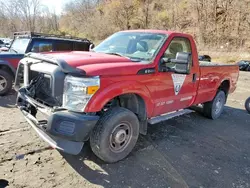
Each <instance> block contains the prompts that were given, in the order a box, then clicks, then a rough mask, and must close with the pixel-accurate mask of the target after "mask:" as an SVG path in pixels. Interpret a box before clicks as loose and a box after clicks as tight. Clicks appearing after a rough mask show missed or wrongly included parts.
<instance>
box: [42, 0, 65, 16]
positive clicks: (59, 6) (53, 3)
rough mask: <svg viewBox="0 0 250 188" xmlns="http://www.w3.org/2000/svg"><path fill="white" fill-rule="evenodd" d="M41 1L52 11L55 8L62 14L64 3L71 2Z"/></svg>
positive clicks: (62, 0)
mask: <svg viewBox="0 0 250 188" xmlns="http://www.w3.org/2000/svg"><path fill="white" fill-rule="evenodd" d="M40 2H41V4H43V5H46V6H47V7H48V8H49V9H50V10H51V11H52V10H55V11H56V13H57V14H60V13H61V12H62V10H63V8H64V5H65V4H66V3H67V2H69V0H41V1H40Z"/></svg>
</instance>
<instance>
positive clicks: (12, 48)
mask: <svg viewBox="0 0 250 188" xmlns="http://www.w3.org/2000/svg"><path fill="white" fill-rule="evenodd" d="M10 50H12V51H14V52H16V53H17V54H18V51H16V50H14V49H13V48H10Z"/></svg>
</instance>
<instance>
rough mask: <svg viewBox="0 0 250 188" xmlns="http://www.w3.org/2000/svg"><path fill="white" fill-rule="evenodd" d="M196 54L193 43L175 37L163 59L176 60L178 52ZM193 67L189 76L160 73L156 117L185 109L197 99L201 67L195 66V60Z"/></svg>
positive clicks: (172, 64) (156, 92) (158, 76)
mask: <svg viewBox="0 0 250 188" xmlns="http://www.w3.org/2000/svg"><path fill="white" fill-rule="evenodd" d="M193 51H194V52H195V53H196V49H195V50H194V49H192V45H191V42H190V40H189V39H188V38H185V37H174V38H173V39H172V40H171V42H170V43H169V45H168V47H167V49H166V51H165V53H164V54H163V56H162V58H163V57H164V58H169V59H175V58H176V55H177V53H178V52H187V53H191V54H192V52H193ZM190 61H191V62H190V63H191V67H190V72H189V74H179V73H175V72H173V71H171V70H169V71H166V72H160V71H159V72H158V75H157V76H156V77H157V78H156V79H157V83H158V86H157V89H156V91H155V94H156V101H155V110H154V116H158V115H160V114H164V113H168V112H172V111H175V110H179V109H184V108H187V107H189V106H191V105H192V103H193V101H194V99H195V97H196V90H197V87H198V82H197V81H196V78H197V77H198V72H199V67H197V65H196V67H195V66H194V64H193V59H192V58H191V59H190ZM166 65H167V67H173V66H175V64H174V63H171V62H169V63H167V64H166Z"/></svg>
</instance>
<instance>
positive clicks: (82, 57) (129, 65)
mask: <svg viewBox="0 0 250 188" xmlns="http://www.w3.org/2000/svg"><path fill="white" fill-rule="evenodd" d="M46 56H51V58H55V59H61V60H64V61H66V62H67V63H68V64H69V65H70V66H72V67H74V68H78V69H81V70H84V71H85V72H86V73H87V75H89V76H111V75H112V76H113V75H129V74H137V72H138V71H139V70H141V69H143V68H147V67H149V64H148V62H147V63H145V62H144V63H143V62H134V61H132V60H130V59H129V58H126V57H120V56H117V55H109V54H104V53H96V52H52V53H46ZM151 66H152V65H151Z"/></svg>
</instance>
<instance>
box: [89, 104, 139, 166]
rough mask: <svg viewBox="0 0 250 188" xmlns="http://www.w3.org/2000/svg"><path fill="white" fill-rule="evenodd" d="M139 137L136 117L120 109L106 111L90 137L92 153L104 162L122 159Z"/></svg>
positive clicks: (128, 111)
mask: <svg viewBox="0 0 250 188" xmlns="http://www.w3.org/2000/svg"><path fill="white" fill-rule="evenodd" d="M138 136H139V121H138V118H137V116H136V115H135V114H134V113H133V112H131V111H130V110H127V109H125V108H121V107H115V108H113V109H110V110H108V111H107V112H106V113H105V114H104V115H103V116H102V117H101V118H100V120H99V121H98V122H97V125H96V126H95V128H94V129H93V131H92V133H91V135H90V146H91V149H92V151H93V152H94V153H95V155H96V156H98V157H99V158H100V159H102V160H103V161H105V162H108V163H114V162H117V161H119V160H122V159H124V158H125V157H126V156H127V155H128V154H129V153H130V152H131V151H132V149H133V148H134V146H135V144H136V142H137V139H138Z"/></svg>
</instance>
